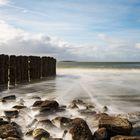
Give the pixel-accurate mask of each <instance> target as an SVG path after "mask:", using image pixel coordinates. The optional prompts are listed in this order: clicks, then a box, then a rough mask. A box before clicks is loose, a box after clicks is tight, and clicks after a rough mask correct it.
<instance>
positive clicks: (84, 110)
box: [78, 109, 96, 115]
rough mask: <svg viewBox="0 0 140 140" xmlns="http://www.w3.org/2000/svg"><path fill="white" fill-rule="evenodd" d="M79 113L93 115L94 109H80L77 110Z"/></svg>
mask: <svg viewBox="0 0 140 140" xmlns="http://www.w3.org/2000/svg"><path fill="white" fill-rule="evenodd" d="M78 112H79V113H81V114H82V115H95V114H96V111H93V110H89V109H82V110H79V111H78Z"/></svg>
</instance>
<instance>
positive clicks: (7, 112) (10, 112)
mask: <svg viewBox="0 0 140 140" xmlns="http://www.w3.org/2000/svg"><path fill="white" fill-rule="evenodd" d="M4 114H5V116H6V117H7V118H17V117H18V114H19V112H18V110H5V111H4Z"/></svg>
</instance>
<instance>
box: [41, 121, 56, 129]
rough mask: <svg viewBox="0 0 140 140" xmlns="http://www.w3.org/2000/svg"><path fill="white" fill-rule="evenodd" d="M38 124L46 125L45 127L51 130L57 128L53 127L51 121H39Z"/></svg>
mask: <svg viewBox="0 0 140 140" xmlns="http://www.w3.org/2000/svg"><path fill="white" fill-rule="evenodd" d="M38 123H39V124H41V125H45V127H50V128H54V127H55V126H54V125H53V123H52V121H51V120H49V119H45V120H39V121H38Z"/></svg>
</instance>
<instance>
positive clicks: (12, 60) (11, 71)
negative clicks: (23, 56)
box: [9, 55, 16, 85]
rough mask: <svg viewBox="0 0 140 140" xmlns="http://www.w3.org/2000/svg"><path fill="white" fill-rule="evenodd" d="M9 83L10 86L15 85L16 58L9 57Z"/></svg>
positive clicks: (13, 56)
mask: <svg viewBox="0 0 140 140" xmlns="http://www.w3.org/2000/svg"><path fill="white" fill-rule="evenodd" d="M9 81H10V85H15V82H16V56H15V55H11V56H10V67H9Z"/></svg>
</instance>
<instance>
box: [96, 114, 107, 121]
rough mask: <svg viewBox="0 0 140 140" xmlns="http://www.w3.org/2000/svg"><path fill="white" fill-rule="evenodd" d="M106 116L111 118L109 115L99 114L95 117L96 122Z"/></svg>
mask: <svg viewBox="0 0 140 140" xmlns="http://www.w3.org/2000/svg"><path fill="white" fill-rule="evenodd" d="M106 116H109V115H108V114H107V113H98V114H95V115H94V117H95V119H96V120H99V119H100V118H103V117H106Z"/></svg>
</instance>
